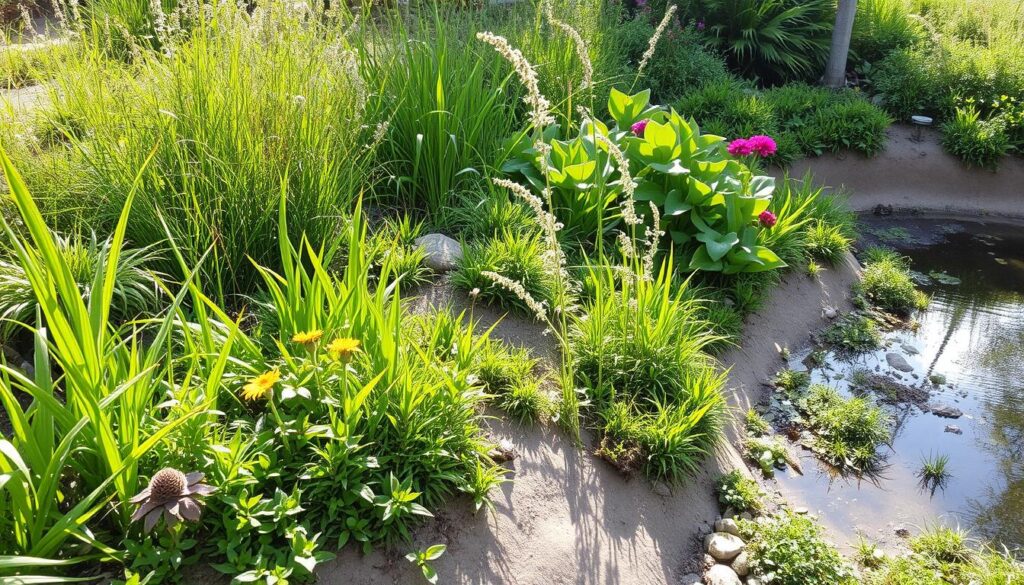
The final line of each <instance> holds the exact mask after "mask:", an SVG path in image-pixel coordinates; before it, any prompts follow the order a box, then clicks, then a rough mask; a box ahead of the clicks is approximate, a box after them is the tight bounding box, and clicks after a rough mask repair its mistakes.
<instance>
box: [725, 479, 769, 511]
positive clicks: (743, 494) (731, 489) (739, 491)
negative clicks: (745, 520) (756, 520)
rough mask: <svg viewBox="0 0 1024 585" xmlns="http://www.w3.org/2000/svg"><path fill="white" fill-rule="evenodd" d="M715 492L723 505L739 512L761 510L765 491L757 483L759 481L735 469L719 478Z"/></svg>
mask: <svg viewBox="0 0 1024 585" xmlns="http://www.w3.org/2000/svg"><path fill="white" fill-rule="evenodd" d="M715 492H716V493H717V494H718V502H719V503H720V504H722V505H723V506H726V507H730V508H733V509H734V510H736V511H738V512H743V511H750V512H757V511H759V510H761V507H762V504H761V498H763V497H764V492H762V491H761V488H760V487H759V486H758V485H757V482H756V481H754V480H752V479H750V478H748V477H747V476H745V475H743V474H742V473H740V471H739V470H733V471H730V472H729V473H727V474H725V475H723V476H722V477H720V478H718V482H717V483H716V485H715Z"/></svg>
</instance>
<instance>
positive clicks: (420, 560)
mask: <svg viewBox="0 0 1024 585" xmlns="http://www.w3.org/2000/svg"><path fill="white" fill-rule="evenodd" d="M447 550H448V547H447V546H445V545H443V544H435V545H433V546H428V547H427V548H425V549H420V550H417V551H413V552H411V553H409V554H407V555H405V559H406V560H407V561H409V562H410V563H414V564H415V565H416V566H417V567H419V568H420V570H422V571H423V578H424V579H426V580H427V582H428V583H437V571H435V570H434V568H433V567H432V566H430V561H436V560H437V559H439V558H441V555H443V554H444V553H445V551H447Z"/></svg>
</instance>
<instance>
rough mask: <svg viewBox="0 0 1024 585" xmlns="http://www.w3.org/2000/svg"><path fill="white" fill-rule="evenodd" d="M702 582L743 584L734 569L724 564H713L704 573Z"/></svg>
mask: <svg viewBox="0 0 1024 585" xmlns="http://www.w3.org/2000/svg"><path fill="white" fill-rule="evenodd" d="M704 582H705V583H707V584H708V585H743V581H740V577H739V575H737V574H736V571H733V570H732V568H730V567H727V566H725V565H715V566H713V567H711V568H710V569H708V572H707V573H706V574H705V575H704Z"/></svg>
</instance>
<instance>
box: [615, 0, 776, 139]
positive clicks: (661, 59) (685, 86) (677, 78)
mask: <svg viewBox="0 0 1024 585" xmlns="http://www.w3.org/2000/svg"><path fill="white" fill-rule="evenodd" d="M616 35H618V37H619V43H620V46H621V50H622V52H623V54H624V55H625V56H626V59H627V61H628V62H629V63H630V64H631V65H632V66H634V67H635V66H636V65H638V64H639V63H640V61H641V59H642V57H643V54H644V52H645V51H646V50H647V47H648V42H649V41H650V39H651V37H652V36H653V35H654V26H653V25H652V24H651V23H650V22H649V21H648V20H647V19H646V18H642V17H637V18H634V19H632V20H629V21H626V22H625V23H623V24H622V25H620V26H619V27H618V29H617V31H616ZM704 40H705V38H704V36H703V35H702V34H700V33H699V32H697V31H696V30H695V29H693V28H689V27H680V26H678V25H677V24H675V23H672V24H670V25H669V28H668V30H666V32H665V35H664V37H663V38H662V39H661V41H660V42H659V43H658V45H657V46H656V47H655V50H654V55H653V56H652V57H651V58H650V60H648V62H647V66H646V68H645V69H644V75H643V80H644V82H645V83H646V85H647V86H649V87H650V88H651V92H652V98H653V99H655V100H658V101H660V102H670V101H672V100H675V99H677V98H679V97H680V96H682V95H683V94H684V93H686V92H688V91H691V90H692V89H693V88H697V87H702V86H704V85H709V84H716V83H720V82H725V81H727V80H728V79H729V78H730V77H731V76H730V74H729V71H728V70H727V69H726V66H725V62H724V61H723V60H722V59H721V58H720V57H718V55H716V54H714V53H711V52H710V51H708V50H707V49H706V48H705V47H704ZM691 115H692V114H691ZM702 121H704V120H703V119H702ZM705 122H706V121H705ZM755 134H756V133H755Z"/></svg>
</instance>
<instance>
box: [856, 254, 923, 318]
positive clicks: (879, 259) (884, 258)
mask: <svg viewBox="0 0 1024 585" xmlns="http://www.w3.org/2000/svg"><path fill="white" fill-rule="evenodd" d="M866 257H867V258H868V259H867V262H866V265H865V267H864V273H863V275H862V276H861V281H860V284H859V285H858V289H859V290H860V291H861V292H862V293H863V294H864V296H865V297H866V298H867V299H868V300H869V301H870V302H871V303H872V304H874V305H875V306H877V307H878V308H880V309H882V310H885V311H889V312H891V313H896V314H899V315H907V314H909V313H910V312H911V311H913V310H914V309H922V308H925V307H927V306H928V297H927V296H926V295H925V294H924V293H922V292H920V291H919V290H917V288H916V287H915V286H914V281H913V279H912V278H911V277H910V269H909V268H908V267H907V260H906V259H905V258H903V257H901V256H900V255H899V254H896V253H895V252H892V251H888V250H884V249H878V248H876V249H873V250H868V251H867V252H866Z"/></svg>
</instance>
